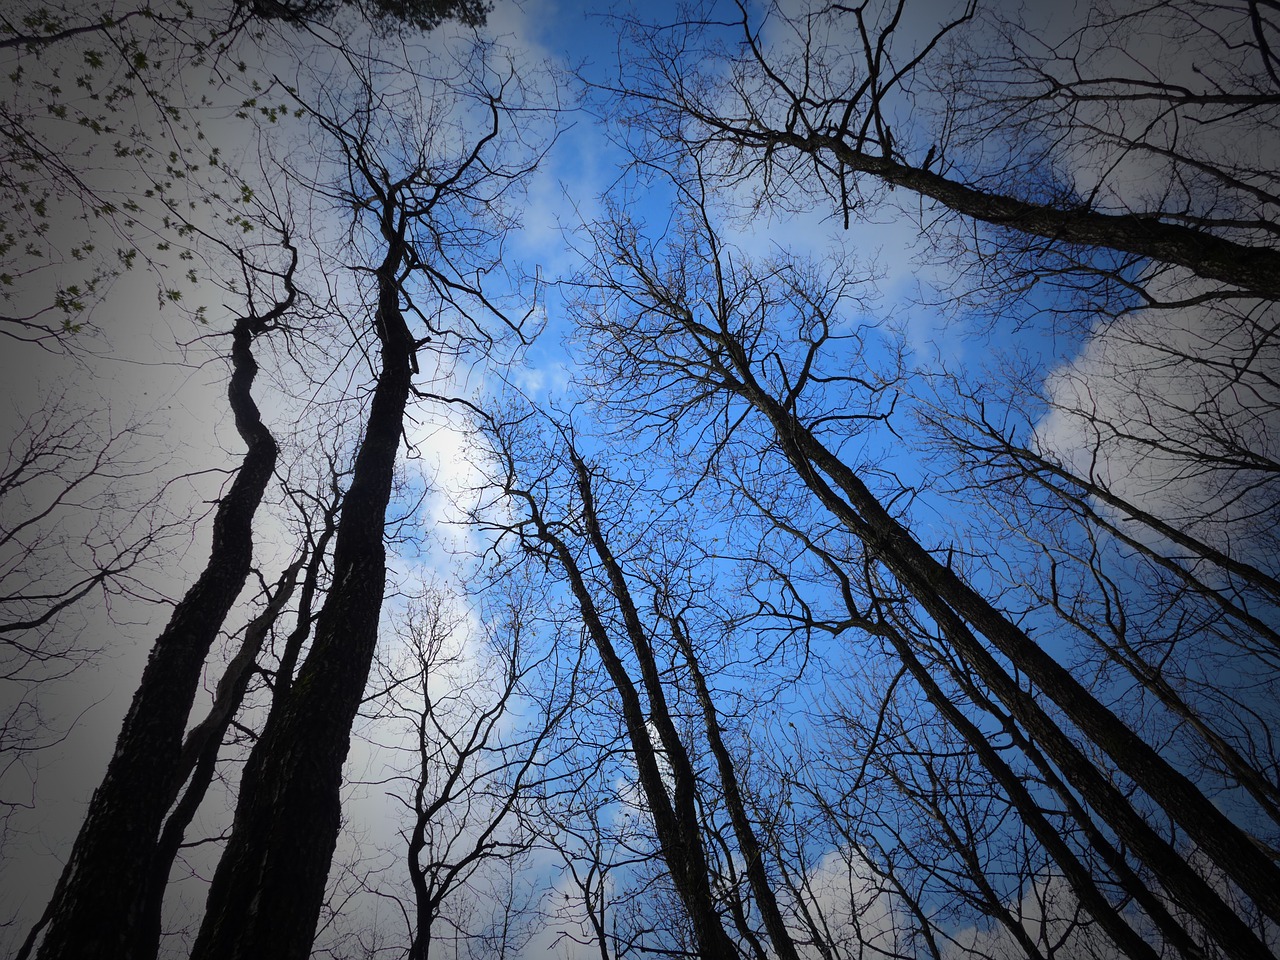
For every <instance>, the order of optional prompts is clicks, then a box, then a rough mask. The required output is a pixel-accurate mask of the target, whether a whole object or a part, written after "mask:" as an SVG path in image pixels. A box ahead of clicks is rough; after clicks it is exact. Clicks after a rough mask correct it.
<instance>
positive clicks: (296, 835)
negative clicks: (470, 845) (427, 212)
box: [192, 227, 414, 960]
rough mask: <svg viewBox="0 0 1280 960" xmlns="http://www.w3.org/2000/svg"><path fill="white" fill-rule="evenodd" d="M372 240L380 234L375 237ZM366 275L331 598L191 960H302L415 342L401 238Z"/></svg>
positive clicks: (251, 775)
mask: <svg viewBox="0 0 1280 960" xmlns="http://www.w3.org/2000/svg"><path fill="white" fill-rule="evenodd" d="M384 235H387V234H386V232H385V231H384ZM388 244H389V246H388V250H387V254H386V256H385V257H384V259H383V262H382V264H381V265H380V267H379V268H378V271H377V278H378V310H377V317H376V325H377V329H378V335H379V338H380V340H381V364H380V369H379V372H378V378H377V385H376V387H375V389H374V393H373V400H372V403H371V405H370V409H369V416H368V420H367V422H366V425H365V434H364V439H363V442H362V443H361V445H360V451H359V453H358V454H357V456H356V461H355V466H354V469H353V472H352V480H351V487H350V489H349V490H348V491H347V494H346V496H345V498H344V500H343V504H342V513H341V518H340V520H339V523H338V533H337V538H336V540H335V544H334V554H333V585H332V587H331V588H330V591H329V594H328V597H327V599H326V600H325V603H324V605H323V607H322V608H321V611H320V615H319V618H318V620H317V624H316V636H315V641H314V643H313V645H312V648H311V651H310V653H309V654H308V656H307V659H306V661H305V662H304V663H303V665H302V668H301V669H300V670H299V672H298V676H297V679H296V681H295V682H294V683H293V686H292V689H291V690H290V691H289V694H288V696H287V697H285V698H284V699H283V701H282V702H280V704H279V705H278V706H277V707H276V708H275V709H273V710H272V711H271V713H270V715H269V716H268V718H267V723H266V727H265V728H264V730H263V732H262V735H261V737H260V738H259V739H258V742H257V743H256V744H255V745H254V748H253V752H252V753H251V754H250V757H249V761H248V763H247V765H246V767H245V771H244V776H243V779H242V781H241V786H240V797H239V801H238V804H237V807H236V815H235V820H234V823H233V826H232V831H231V837H230V839H229V841H228V843H227V848H226V851H225V852H224V853H223V856H222V860H221V861H220V862H219V864H218V869H217V871H216V873H215V874H214V878H213V883H212V885H211V887H210V890H209V900H208V905H207V908H206V912H205V917H204V922H203V924H202V925H201V928H200V934H199V936H198V938H197V940H196V944H195V948H194V950H193V952H192V958H193V960H259V958H262V957H272V958H277V960H289V958H293V960H306V958H307V957H308V956H309V955H310V953H311V942H312V939H313V937H314V936H315V929H316V924H317V922H318V919H319V915H320V908H321V906H322V904H323V901H324V891H325V883H326V880H327V878H328V875H329V866H330V862H331V860H332V858H333V851H334V848H335V847H336V845H337V838H338V829H339V822H340V818H341V799H340V797H339V791H340V788H341V785H342V766H343V762H344V761H345V759H346V756H347V750H348V748H349V747H350V742H351V725H352V723H353V722H354V719H355V715H356V711H357V709H358V708H359V706H360V700H361V697H362V695H363V693H364V687H365V682H366V680H367V678H368V674H369V667H370V664H371V663H372V660H373V653H374V646H375V644H376V642H377V637H378V619H379V614H380V612H381V609H382V598H383V592H384V590H385V585H386V551H385V546H384V544H383V534H384V530H385V526H386V509H387V503H388V501H389V500H390V496H391V485H392V478H393V474H394V468H395V461H396V455H397V452H398V450H399V445H400V436H401V433H402V431H403V421H404V410H405V405H406V403H407V401H408V396H409V389H410V382H411V379H412V364H413V356H414V343H413V339H412V337H411V335H410V332H409V329H408V326H407V325H406V323H405V319H404V316H403V314H402V313H401V311H400V305H399V295H400V294H399V286H398V283H397V277H396V274H397V271H398V270H399V269H400V267H401V264H402V263H403V262H404V258H405V256H406V252H407V251H406V243H405V240H404V235H403V227H401V229H400V230H399V231H398V232H396V231H392V232H391V233H390V236H388Z"/></svg>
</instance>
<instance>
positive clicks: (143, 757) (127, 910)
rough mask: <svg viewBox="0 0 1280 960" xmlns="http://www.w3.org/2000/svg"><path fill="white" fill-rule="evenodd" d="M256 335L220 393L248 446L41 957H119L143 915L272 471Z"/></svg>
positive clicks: (237, 342) (145, 687)
mask: <svg viewBox="0 0 1280 960" xmlns="http://www.w3.org/2000/svg"><path fill="white" fill-rule="evenodd" d="M287 306H288V303H286V304H284V305H281V306H280V307H278V312H280V313H282V312H283V311H284V310H285V309H287ZM265 326H266V321H264V320H263V319H262V318H242V319H241V320H239V321H238V322H237V324H236V326H235V330H234V332H233V339H232V350H231V357H232V364H233V368H232V374H231V382H230V384H229V385H228V387H227V396H228V398H229V400H230V403H231V409H232V411H233V412H234V414H235V422H236V429H237V430H238V431H239V433H240V436H241V437H242V438H243V439H244V441H245V443H246V444H247V445H248V448H249V449H248V451H247V452H246V454H245V457H244V461H243V463H242V464H241V467H240V470H239V472H238V473H237V475H236V478H235V481H234V482H233V483H232V485H231V489H230V490H228V491H227V493H226V495H225V496H224V497H223V498H222V500H221V501H220V502H219V504H218V509H217V512H216V513H215V514H214V521H213V547H212V550H211V552H210V555H209V560H208V563H207V564H206V565H205V569H204V572H203V573H202V574H201V575H200V577H199V579H198V580H197V581H196V582H195V584H194V585H192V587H191V588H190V589H189V590H188V591H187V594H186V596H184V597H183V598H182V600H181V601H180V602H179V604H178V605H177V607H176V608H175V609H174V612H173V615H172V617H171V618H170V620H169V623H168V625H167V626H166V627H165V630H164V632H163V633H161V634H160V636H159V638H158V639H157V640H156V643H155V646H154V647H153V648H152V650H151V656H150V657H149V658H148V660H147V665H146V668H145V669H144V670H143V674H142V680H141V682H140V683H139V685H138V689H137V692H136V693H135V694H134V698H133V702H132V704H131V705H130V707H129V712H128V713H127V714H126V716H125V720H124V725H123V727H122V729H121V731H120V736H119V737H118V739H117V740H116V748H115V753H114V754H113V755H112V757H111V761H110V763H109V764H108V766H107V772H106V775H105V776H104V777H103V780H102V783H101V785H100V786H99V787H98V789H97V790H96V791H95V792H94V794H93V798H92V800H90V802H89V810H88V813H87V814H86V816H85V821H84V824H83V826H82V827H81V828H80V833H79V835H78V836H77V837H76V842H75V845H74V847H73V848H72V851H71V857H70V859H69V860H68V861H67V864H66V866H65V867H64V869H63V872H62V877H61V878H60V879H59V881H58V886H57V888H56V890H55V892H54V897H53V900H52V902H51V903H50V905H49V909H48V910H47V911H46V914H45V917H46V918H47V922H48V931H47V933H46V934H45V937H44V940H43V942H42V943H41V944H40V949H39V954H38V955H39V957H40V958H41V960H55V958H61V960H92V958H102V960H119V958H121V957H129V956H132V955H133V953H134V950H135V948H136V942H135V937H136V936H137V935H138V932H139V929H140V924H141V921H142V912H143V907H144V905H143V898H142V897H141V896H140V893H141V891H143V890H144V889H145V888H146V886H147V880H148V876H149V873H150V870H151V862H152V854H153V852H154V850H155V846H156V841H157V838H158V836H159V832H160V826H161V822H162V821H163V818H164V815H165V812H166V810H167V809H168V806H169V804H170V802H171V801H172V798H173V796H174V794H175V791H176V790H177V789H178V788H179V787H180V786H181V781H178V782H177V783H175V782H174V781H175V778H176V773H177V771H178V769H179V759H180V757H181V753H182V741H183V731H184V730H185V729H186V725H187V718H188V715H189V714H190V712H191V705H192V703H193V702H194V700H195V694H196V690H197V689H198V687H199V685H200V675H201V670H202V669H203V667H204V662H205V658H206V657H207V656H208V653H209V649H210V647H211V646H212V645H213V641H214V639H215V638H216V637H217V635H218V631H219V630H220V629H221V627H222V624H223V621H224V620H225V619H226V616H227V613H228V611H229V610H230V609H231V606H232V604H233V603H234V602H235V600H236V598H237V597H238V596H239V595H240V591H241V590H242V589H243V587H244V582H245V579H246V578H247V577H248V575H249V566H250V563H251V561H252V557H253V533H252V523H253V517H254V514H255V513H256V511H257V509H258V504H259V503H260V502H261V500H262V495H263V493H264V492H265V490H266V487H267V484H268V483H269V482H270V480H271V475H272V472H273V471H274V469H275V463H276V453H277V448H276V443H275V440H274V438H273V437H272V436H271V432H270V431H269V430H268V429H267V427H266V426H265V425H264V424H263V422H262V419H261V417H260V416H259V412H258V408H257V405H256V404H255V403H254V401H253V397H252V396H251V393H250V388H251V386H252V384H253V379H254V376H255V375H256V373H257V370H258V366H257V363H256V362H255V361H254V359H253V354H252V351H251V344H252V340H253V338H254V336H255V335H256V334H257V333H259V332H261V331H262V330H263V329H265ZM42 922H43V921H42ZM34 933H35V931H33V935H34ZM31 942H32V939H30V938H29V940H28V943H27V944H26V945H24V948H23V951H22V952H21V953H20V956H25V955H26V953H27V952H28V951H29V950H30V945H31Z"/></svg>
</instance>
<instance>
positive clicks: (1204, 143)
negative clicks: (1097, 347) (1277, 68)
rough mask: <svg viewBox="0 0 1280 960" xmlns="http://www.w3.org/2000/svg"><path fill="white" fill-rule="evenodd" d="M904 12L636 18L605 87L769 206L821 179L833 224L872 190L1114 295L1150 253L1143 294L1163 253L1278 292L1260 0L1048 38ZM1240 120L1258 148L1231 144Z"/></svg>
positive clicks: (1140, 15)
mask: <svg viewBox="0 0 1280 960" xmlns="http://www.w3.org/2000/svg"><path fill="white" fill-rule="evenodd" d="M913 9H914V8H913V7H912V5H911V4H909V3H907V2H906V0H900V2H896V3H890V4H884V5H876V6H872V5H859V6H856V7H855V6H849V5H845V4H836V5H828V6H821V7H818V6H815V7H812V8H810V9H807V10H802V11H800V12H796V13H790V12H788V11H787V10H784V9H782V8H772V7H771V8H769V9H768V10H766V11H765V12H764V13H763V14H762V15H756V14H755V13H754V12H753V11H752V10H751V9H750V8H749V7H748V6H747V5H746V4H741V3H740V4H736V11H735V12H734V13H733V14H732V19H731V20H721V19H717V18H714V17H707V18H706V19H701V20H700V19H697V18H693V19H689V20H686V21H683V22H682V23H680V24H678V25H677V26H676V27H675V28H673V31H667V30H665V29H662V28H654V29H650V28H646V27H645V26H644V25H642V24H631V26H633V27H634V28H635V29H636V32H637V40H638V42H639V44H640V45H641V47H642V49H643V50H644V53H643V54H642V55H641V56H640V57H638V58H636V59H635V60H634V61H633V62H632V63H631V64H629V66H628V70H627V71H626V76H627V77H629V78H633V79H631V80H629V81H628V82H626V83H623V84H621V85H619V86H616V87H613V88H609V90H608V93H609V94H610V95H611V96H612V97H613V98H614V102H615V103H617V104H618V105H619V106H620V107H621V111H622V114H623V115H624V116H625V117H627V118H628V122H629V123H632V124H634V125H635V126H637V127H639V128H640V129H641V130H643V131H645V132H646V134H647V135H652V137H653V140H652V141H651V142H655V143H656V142H659V141H661V140H666V141H667V142H670V143H678V144H681V145H682V147H681V148H682V149H690V150H692V151H693V152H695V153H697V154H699V155H703V156H705V157H706V160H707V167H708V169H715V170H716V176H717V177H722V178H723V179H724V180H725V181H726V182H742V181H755V182H756V183H758V184H759V185H760V187H759V188H758V189H762V190H763V191H764V193H763V194H762V197H763V198H764V200H765V202H767V203H771V204H776V203H782V204H786V203H788V202H789V201H788V199H787V198H788V192H787V191H788V188H790V187H793V186H794V187H797V188H799V191H800V193H801V194H802V195H803V193H807V192H809V191H811V190H816V191H818V192H819V193H821V194H823V195H824V196H826V197H828V198H830V199H831V200H832V201H834V203H835V205H836V211H835V212H836V213H837V215H839V216H842V217H843V218H844V220H845V223H846V224H848V223H849V222H850V219H851V218H855V217H858V216H860V215H861V211H863V210H865V209H866V208H868V207H869V206H871V205H873V204H874V203H875V202H877V200H878V199H879V198H878V197H877V196H876V193H875V189H874V186H875V185H877V184H878V185H880V186H883V187H886V188H888V190H890V191H892V190H894V189H901V190H903V191H907V192H910V193H912V194H915V195H917V196H919V197H920V198H922V199H924V200H926V201H928V202H929V204H930V207H931V208H933V207H934V206H935V205H936V207H937V208H941V209H943V210H946V211H950V212H952V213H954V214H957V215H959V216H960V217H962V218H965V219H967V220H971V221H976V222H978V223H979V224H982V225H985V226H989V227H991V228H993V229H992V231H991V233H990V234H989V236H990V238H991V240H992V241H993V242H992V243H991V244H989V245H988V244H982V246H983V247H985V248H986V249H988V250H989V251H990V253H991V255H992V256H993V257H994V258H996V259H1002V260H1003V262H1004V263H1006V264H1010V263H1012V264H1015V265H1016V264H1017V262H1018V256H1019V255H1024V254H1025V255H1026V256H1027V257H1028V258H1029V260H1030V264H1031V270H1032V271H1036V270H1038V271H1042V273H1043V274H1046V275H1049V276H1053V275H1054V274H1056V273H1060V272H1062V271H1063V270H1065V271H1066V272H1068V273H1070V272H1073V271H1075V272H1080V271H1082V272H1084V273H1085V274H1086V275H1088V276H1092V277H1095V278H1096V275H1097V274H1098V273H1099V272H1100V271H1101V270H1106V271H1107V272H1108V273H1109V274H1114V275H1116V276H1118V277H1121V278H1122V279H1121V282H1120V284H1119V285H1120V286H1121V287H1122V288H1123V289H1124V290H1125V291H1126V292H1128V290H1130V289H1131V288H1132V287H1133V286H1134V282H1135V281H1134V279H1132V274H1133V273H1141V272H1142V269H1143V265H1144V264H1146V263H1151V264H1153V265H1154V266H1153V270H1152V271H1151V273H1152V275H1151V276H1148V277H1146V278H1145V280H1144V281H1143V283H1142V284H1141V285H1142V286H1145V288H1147V289H1148V290H1151V291H1152V292H1153V295H1155V296H1157V297H1159V292H1158V290H1159V286H1160V285H1159V284H1158V283H1157V282H1156V277H1158V276H1159V275H1160V274H1162V273H1163V272H1165V271H1164V268H1165V267H1167V266H1176V267H1178V268H1180V269H1181V270H1183V271H1185V273H1183V274H1181V275H1180V276H1181V277H1182V278H1184V280H1185V277H1186V276H1187V275H1188V274H1190V275H1194V276H1196V277H1199V278H1201V279H1202V280H1204V281H1207V289H1208V294H1206V290H1205V289H1202V288H1203V287H1205V286H1206V284H1202V285H1201V287H1194V286H1193V287H1189V288H1188V289H1189V290H1190V291H1191V292H1190V293H1189V296H1204V295H1212V296H1221V297H1224V298H1231V297H1239V296H1257V297H1263V298H1267V299H1275V297H1276V296H1277V294H1280V290H1277V287H1276V285H1275V282H1274V278H1275V276H1277V275H1278V273H1280V271H1277V266H1278V265H1280V263H1278V261H1277V259H1276V257H1277V254H1276V253H1275V249H1274V246H1273V245H1272V243H1271V242H1270V241H1271V239H1272V238H1273V237H1274V219H1275V204H1276V193H1275V178H1274V172H1273V171H1271V170H1269V168H1268V166H1267V165H1266V163H1265V161H1261V159H1260V157H1258V156H1255V155H1254V152H1253V149H1252V145H1254V144H1261V143H1264V142H1265V140H1266V138H1267V137H1273V136H1274V131H1275V122H1276V116H1275V110H1276V107H1277V105H1278V101H1277V97H1276V90H1275V87H1274V74H1273V72H1272V71H1273V57H1272V53H1271V37H1272V35H1273V34H1274V32H1275V29H1276V25H1275V23H1274V20H1273V17H1274V14H1275V11H1274V10H1273V9H1272V8H1271V6H1270V5H1269V4H1255V3H1241V4H1238V5H1233V6H1230V7H1227V8H1223V7H1221V6H1217V5H1211V4H1200V3H1197V2H1190V3H1185V4H1183V3H1179V4H1174V5H1171V6H1168V5H1165V6H1160V7H1158V8H1146V7H1140V6H1134V7H1124V6H1122V7H1120V8H1118V10H1116V11H1114V12H1113V11H1111V10H1110V8H1109V7H1106V6H1104V5H1095V6H1092V7H1091V8H1090V9H1089V12H1088V14H1087V15H1086V17H1085V18H1084V24H1083V26H1078V27H1077V25H1076V24H1074V23H1068V25H1067V27H1066V29H1065V30H1063V31H1061V32H1062V33H1063V34H1064V35H1063V36H1062V37H1061V38H1060V39H1058V38H1057V35H1056V34H1055V33H1049V34H1048V35H1049V36H1052V37H1054V38H1055V40H1057V42H1056V43H1055V42H1054V41H1052V40H1050V41H1046V40H1042V39H1040V36H1041V35H1043V34H1044V31H1041V30H1039V29H1037V28H1036V27H1034V26H1028V25H1025V24H1023V23H1021V22H1019V21H1017V20H1014V19H1011V18H1007V16H1006V13H1005V11H1004V9H1003V8H1002V7H1000V6H992V7H990V8H989V9H988V8H982V9H981V11H980V5H979V4H977V3H972V2H970V3H965V4H963V5H960V4H957V5H956V14H955V16H954V17H952V18H950V19H949V20H947V21H946V22H944V23H943V24H941V25H940V26H939V28H938V29H937V30H936V31H935V32H934V33H933V34H932V35H931V36H930V35H927V34H926V35H925V36H924V37H923V38H915V37H913V36H910V35H905V36H904V34H907V33H908V24H911V25H912V26H914V24H913V23H912V21H913V16H912V14H913ZM1122 36H1123V37H1132V38H1134V40H1135V42H1134V44H1133V48H1134V49H1133V50H1132V51H1131V52H1130V54H1129V57H1128V61H1129V62H1125V58H1124V57H1117V53H1118V52H1119V50H1118V48H1119V46H1120V44H1119V42H1118V41H1117V40H1116V38H1117V37H1122ZM844 38H854V42H855V48H854V49H855V50H856V53H854V55H853V56H850V54H849V47H848V45H847V44H846V43H844V42H843V40H844ZM1160 38H1168V42H1169V43H1170V44H1177V45H1178V55H1179V58H1173V57H1172V56H1171V55H1170V53H1171V50H1170V48H1168V47H1163V46H1161V43H1160ZM1189 45H1190V46H1191V48H1192V49H1195V50H1196V53H1197V54H1198V55H1199V56H1196V67H1195V69H1193V71H1192V75H1191V76H1189V77H1188V76H1186V75H1184V72H1183V70H1182V69H1181V68H1180V66H1179V65H1180V64H1185V63H1186V62H1188V61H1187V60H1186V59H1180V58H1181V57H1187V56H1190V55H1191V54H1190V50H1189V49H1188V46H1189ZM1147 46H1149V47H1150V48H1151V49H1150V50H1147V49H1143V48H1144V47H1147ZM1117 60H1119V62H1117ZM1120 104H1123V105H1124V106H1125V109H1124V110H1119V109H1117V107H1118V105H1120ZM629 105H634V106H629ZM932 117H937V122H936V123H934V124H929V123H928V122H927V120H928V118H932ZM1237 125H1238V126H1237ZM993 131H995V133H994V137H993ZM1241 133H1242V134H1243V135H1244V136H1245V137H1246V138H1247V140H1246V141H1245V142H1247V143H1249V144H1250V145H1251V148H1250V149H1247V150H1242V151H1240V152H1238V153H1236V154H1235V155H1233V156H1227V155H1225V154H1224V152H1223V151H1222V149H1221V146H1222V144H1223V143H1224V142H1225V141H1226V139H1228V138H1230V137H1233V136H1237V135H1239V134H1241ZM1262 149H1263V150H1265V149H1266V148H1265V147H1263V148H1262ZM1135 181H1136V183H1135ZM1147 182H1151V183H1153V184H1155V186H1154V188H1153V189H1151V190H1147V189H1145V184H1146V183H1147ZM933 219H934V218H933V217H932V215H930V216H928V217H926V222H927V223H930V226H929V229H930V230H932V229H934V227H933V225H932V221H933ZM1103 249H1105V250H1109V251H1113V252H1115V253H1116V254H1119V255H1120V256H1121V258H1122V259H1121V261H1120V263H1119V264H1110V263H1107V262H1106V261H1105V259H1099V257H1098V256H1097V254H1096V251H1098V250H1103ZM1091 258H1092V259H1091ZM1126 271H1127V272H1126ZM1178 282H1179V281H1178V280H1177V279H1176V278H1175V279H1174V280H1172V281H1164V280H1162V281H1161V283H1173V284H1174V285H1175V286H1176V285H1177V283H1178Z"/></svg>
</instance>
